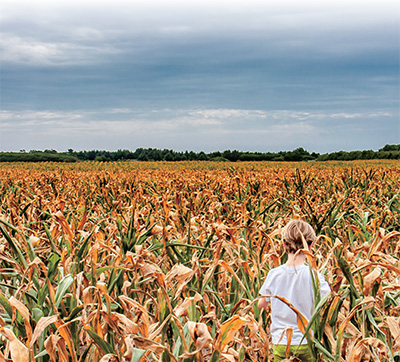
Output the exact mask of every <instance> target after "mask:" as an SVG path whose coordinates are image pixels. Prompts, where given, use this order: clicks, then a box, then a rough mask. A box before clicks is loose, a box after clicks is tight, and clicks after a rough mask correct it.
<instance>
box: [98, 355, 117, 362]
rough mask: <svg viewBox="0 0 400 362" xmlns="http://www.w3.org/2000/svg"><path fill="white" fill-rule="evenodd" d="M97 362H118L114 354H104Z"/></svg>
mask: <svg viewBox="0 0 400 362" xmlns="http://www.w3.org/2000/svg"><path fill="white" fill-rule="evenodd" d="M99 362H119V358H118V356H117V355H115V354H106V355H105V356H103V357H102V359H101V360H100V361H99Z"/></svg>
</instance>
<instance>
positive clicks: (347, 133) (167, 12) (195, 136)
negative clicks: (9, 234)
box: [0, 0, 400, 153]
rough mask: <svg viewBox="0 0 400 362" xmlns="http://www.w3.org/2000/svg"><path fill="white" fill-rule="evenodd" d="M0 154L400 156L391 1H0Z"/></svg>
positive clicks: (399, 18) (396, 18) (397, 12)
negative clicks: (390, 149) (393, 151)
mask: <svg viewBox="0 0 400 362" xmlns="http://www.w3.org/2000/svg"><path fill="white" fill-rule="evenodd" d="M0 31H1V34H0V53H1V83H0V86H1V89H0V91H1V93H0V96H1V98H0V102H1V110H0V151H19V150H21V149H26V150H32V149H39V150H44V149H46V148H47V149H51V148H53V149H56V150H58V151H65V150H67V149H68V148H73V149H74V150H91V149H106V150H117V149H130V150H135V149H136V148H138V147H145V148H146V147H153V148H170V149H174V150H177V151H184V150H193V151H201V150H203V151H206V152H211V151H216V150H221V151H222V150H226V149H232V150H233V149H237V150H241V151H261V152H266V151H280V150H293V149H295V148H297V147H303V148H305V149H307V150H309V151H311V152H312V151H315V152H320V153H324V152H333V151H338V150H357V149H375V150H377V149H379V148H381V147H383V146H384V145H385V144H392V143H396V144H398V143H400V111H399V108H400V95H399V88H400V86H399V81H400V79H399V51H400V49H399V48H400V45H399V44H400V6H399V3H398V1H397V0H379V1H378V0H374V1H370V0H363V1H359V0H346V1H344V0H335V1H333V0H325V1H322V0H314V1H313V0H302V1H293V0H262V1H261V0H247V1H244V0H243V1H238V0H213V1H210V0H201V1H200V0H186V1H178V0H164V1H162V0H158V1H155V0H140V1H138V0H129V1H128V0H112V1H111V0H96V1H94V0H93V1H91V0H68V1H66V0H57V1H54V0H52V1H44V0H35V1H32V0H29V1H28V0H2V1H1V4H0Z"/></svg>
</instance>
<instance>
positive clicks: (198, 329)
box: [179, 321, 213, 359]
mask: <svg viewBox="0 0 400 362" xmlns="http://www.w3.org/2000/svg"><path fill="white" fill-rule="evenodd" d="M188 329H189V334H190V338H191V339H192V341H193V342H194V344H195V346H196V350H195V351H193V352H188V353H184V354H183V355H182V356H180V357H179V358H180V359H181V358H189V357H191V356H194V355H195V354H197V353H199V352H200V351H201V350H202V349H203V348H206V347H208V345H209V344H210V343H211V342H212V340H213V338H212V337H211V334H210V332H209V331H208V327H207V325H206V324H205V323H196V322H192V321H189V322H188Z"/></svg>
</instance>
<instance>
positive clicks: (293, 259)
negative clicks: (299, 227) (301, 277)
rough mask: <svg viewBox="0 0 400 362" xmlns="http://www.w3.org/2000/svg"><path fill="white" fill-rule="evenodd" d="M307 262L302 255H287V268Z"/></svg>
mask: <svg viewBox="0 0 400 362" xmlns="http://www.w3.org/2000/svg"><path fill="white" fill-rule="evenodd" d="M306 260H307V256H306V255H305V254H303V253H300V254H297V255H296V254H294V253H289V254H288V260H287V262H286V265H287V266H294V267H296V266H300V265H303V264H304V263H305V262H306Z"/></svg>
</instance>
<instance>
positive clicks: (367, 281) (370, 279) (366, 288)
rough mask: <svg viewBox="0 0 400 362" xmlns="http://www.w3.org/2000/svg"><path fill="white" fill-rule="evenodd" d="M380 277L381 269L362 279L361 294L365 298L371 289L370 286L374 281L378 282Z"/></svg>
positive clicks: (376, 269)
mask: <svg viewBox="0 0 400 362" xmlns="http://www.w3.org/2000/svg"><path fill="white" fill-rule="evenodd" d="M380 276H381V269H380V268H375V269H374V270H373V271H372V272H371V273H369V274H368V275H366V276H365V277H364V289H363V293H364V295H365V296H367V295H369V293H370V292H371V289H372V285H373V284H374V282H375V281H376V280H378V279H379V278H380Z"/></svg>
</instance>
